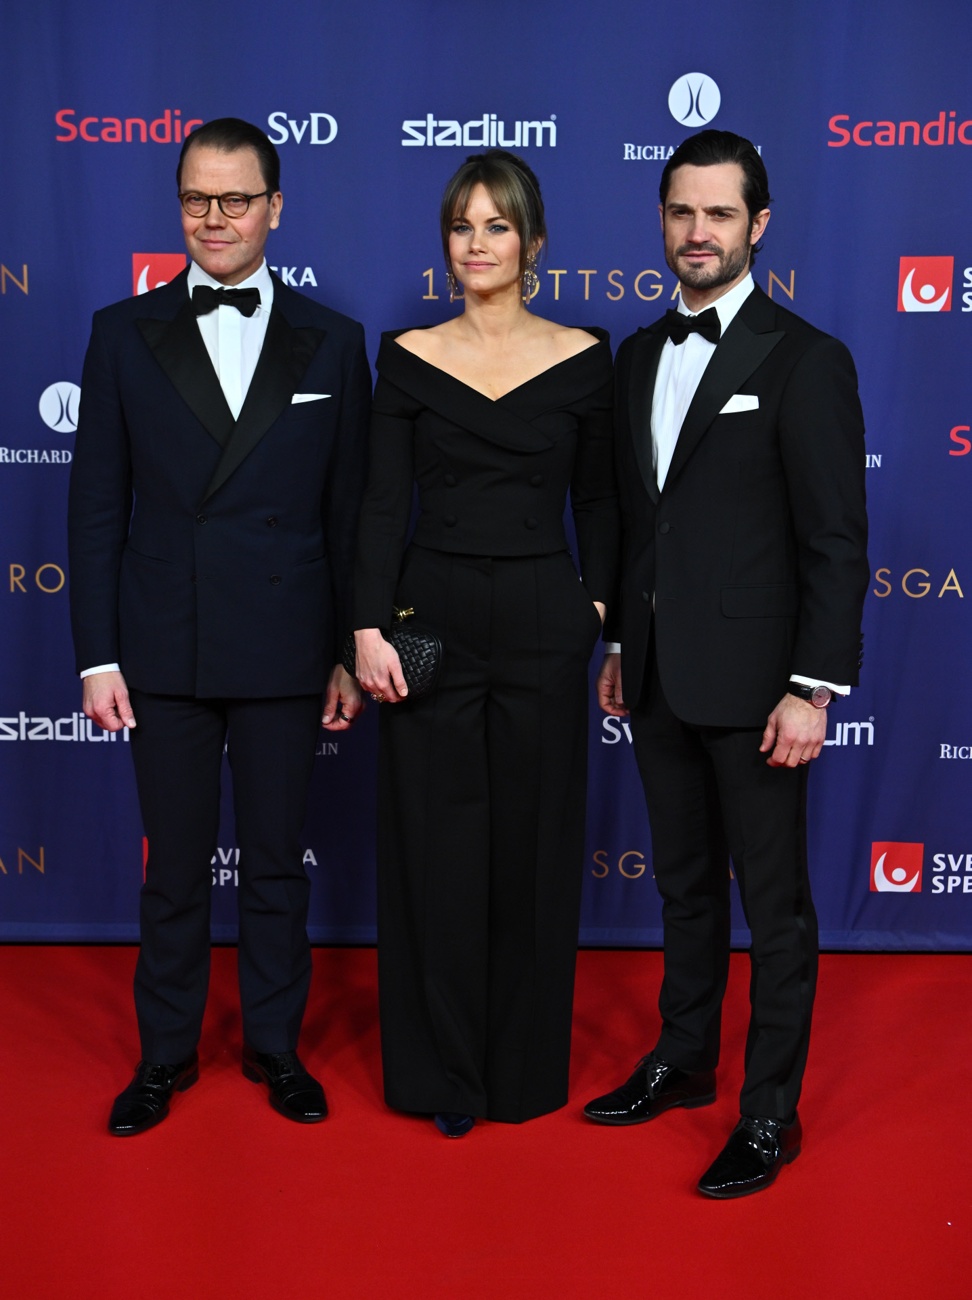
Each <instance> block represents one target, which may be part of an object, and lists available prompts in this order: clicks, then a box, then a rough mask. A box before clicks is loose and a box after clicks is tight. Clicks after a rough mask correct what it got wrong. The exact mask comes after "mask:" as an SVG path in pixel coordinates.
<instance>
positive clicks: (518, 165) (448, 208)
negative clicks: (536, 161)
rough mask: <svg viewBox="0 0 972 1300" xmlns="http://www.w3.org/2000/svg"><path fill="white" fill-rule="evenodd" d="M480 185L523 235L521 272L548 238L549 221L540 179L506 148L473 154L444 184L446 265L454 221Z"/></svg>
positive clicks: (448, 265)
mask: <svg viewBox="0 0 972 1300" xmlns="http://www.w3.org/2000/svg"><path fill="white" fill-rule="evenodd" d="M477 185H483V186H485V188H486V192H487V193H488V194H489V197H490V198H491V199H492V200H493V202H494V203H495V205H496V211H497V213H498V214H499V216H501V217H505V218H506V220H507V221H508V222H510V224H511V225H512V226H513V228H514V229H515V230H516V233H517V234H518V235H519V236H520V274H521V275H522V274H523V272H524V270H525V269H526V264H527V258H528V257H529V255H530V250H531V249H532V248H533V247H534V245H536V244H537V242H538V241H542V240H545V239H546V238H547V223H546V220H545V219H544V215H543V199H542V198H541V197H540V182H539V181H538V180H537V178H536V176H534V174H533V172H532V171H531V169H530V168H529V167H528V166H527V165H526V163H525V162H524V161H523V159H522V158H518V157H517V156H516V154H515V153H507V151H506V150H505V149H490V150H489V152H488V153H475V154H470V156H469V157H468V158H467V159H466V161H465V162H464V163H463V164H462V166H461V167H460V168H459V170H458V171H457V172H456V174H455V176H453V177H452V179H451V180H450V181H449V183H448V185H447V186H446V187H445V193H444V194H443V196H442V208H441V210H440V212H439V221H440V224H441V227H442V252H443V254H444V255H445V262H446V269H447V270H450V271H451V270H452V263H451V262H450V260H449V235H450V233H451V231H452V223H453V221H455V219H456V217H461V216H462V214H463V213H464V212H465V210H466V207H467V205H468V203H469V196H470V194H472V192H473V190H474V189H475V188H476V186H477Z"/></svg>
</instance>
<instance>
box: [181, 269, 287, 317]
mask: <svg viewBox="0 0 972 1300" xmlns="http://www.w3.org/2000/svg"><path fill="white" fill-rule="evenodd" d="M197 284H208V285H209V286H210V288H212V289H225V288H226V287H227V286H226V285H223V284H220V282H219V281H218V280H214V279H213V277H212V276H211V275H208V274H207V273H206V272H205V271H204V270H203V269H202V267H201V266H200V265H199V263H198V262H190V263H189V281H188V285H189V294H190V296H191V295H192V291H193V289H195V287H196V285H197ZM232 287H233V288H234V289H259V290H260V306H259V307H258V308H257V311H259V312H269V310H270V308H271V307H272V306H273V277H272V276H271V274H270V268H269V267H268V266H267V263H266V259H264V261H263V264H262V265H261V266H259V267H258V268H257V269H256V270H255V271H254V272H253V274H252V275H250V276H247V278H246V279H245V280H241V281H240V283H239V284H234V285H233V286H232Z"/></svg>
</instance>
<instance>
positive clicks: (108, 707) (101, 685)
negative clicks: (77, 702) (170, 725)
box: [81, 672, 136, 731]
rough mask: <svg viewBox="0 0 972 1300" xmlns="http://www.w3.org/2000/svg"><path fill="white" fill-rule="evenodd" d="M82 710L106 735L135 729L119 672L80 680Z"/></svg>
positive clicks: (132, 715) (129, 702)
mask: <svg viewBox="0 0 972 1300" xmlns="http://www.w3.org/2000/svg"><path fill="white" fill-rule="evenodd" d="M81 710H82V712H83V713H84V716H85V717H86V718H90V719H91V721H92V722H96V723H97V724H98V726H99V727H102V728H103V729H104V730H105V731H121V729H122V728H123V727H128V728H132V727H134V726H135V725H136V723H135V714H134V713H133V712H132V705H131V701H130V700H129V698H128V687H127V686H126V685H125V679H124V677H123V676H122V675H121V673H119V672H110V673H92V674H91V676H90V677H82V679H81Z"/></svg>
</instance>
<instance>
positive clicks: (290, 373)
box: [196, 302, 326, 500]
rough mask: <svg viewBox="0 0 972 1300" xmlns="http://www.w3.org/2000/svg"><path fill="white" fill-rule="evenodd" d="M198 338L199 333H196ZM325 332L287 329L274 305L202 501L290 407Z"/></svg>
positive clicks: (307, 328) (225, 478)
mask: <svg viewBox="0 0 972 1300" xmlns="http://www.w3.org/2000/svg"><path fill="white" fill-rule="evenodd" d="M196 332H197V334H198V330H197V331H196ZM325 333H326V331H325V330H322V329H315V328H312V327H300V328H298V327H294V326H291V325H288V323H287V321H286V320H285V319H284V317H283V313H282V312H281V311H280V309H279V308H278V306H277V304H276V302H274V306H273V309H272V310H271V312H270V320H269V321H268V322H267V335H266V338H265V339H264V341H263V348H262V350H261V352H260V360H259V361H258V362H257V367H256V370H255V371H254V374H253V379H252V381H251V383H250V387H249V389H248V391H247V394H246V400H245V401H244V403H243V409H242V410H241V411H240V418H239V419H238V420H237V422H236V427H235V429H233V432H232V437H231V438H230V439H229V441H228V443H227V444H226V445H224V447H223V454H222V456H221V457H220V460H219V464H218V465H217V466H216V471H215V473H214V474H213V477H212V479H211V480H210V483H209V486H208V487H207V488H206V491H205V493H204V496H203V500H205V499H206V498H208V497H211V496H212V495H213V493H214V492H216V491H217V490H218V489H219V488H220V487H222V485H223V484H224V483H225V482H226V480H227V479H228V478H229V476H230V475H231V474H232V473H233V471H234V470H235V469H237V468H238V467H239V466H240V465H241V464H242V462H243V461H244V460H245V459H246V457H247V456H248V455H249V454H250V452H251V451H252V450H253V448H254V447H255V446H256V445H257V443H258V442H259V441H260V439H261V438H262V437H263V435H264V434H265V433H266V432H267V430H268V429H269V428H270V426H271V425H272V424H273V422H274V420H276V419H277V418H278V416H280V415H281V414H282V413H283V412H284V411H285V410H286V409H287V407H288V406H289V405H290V400H291V398H292V397H293V395H294V393H295V392H296V391H297V389H298V387H299V386H300V381H301V379H302V378H303V377H304V373H305V371H306V370H307V367H308V366H309V365H310V362H311V358H312V357H313V356H314V354H315V352H316V351H317V349H318V348H319V347H320V345H321V343H322V342H323V340H324V336H325Z"/></svg>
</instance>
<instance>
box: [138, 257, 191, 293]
mask: <svg viewBox="0 0 972 1300" xmlns="http://www.w3.org/2000/svg"><path fill="white" fill-rule="evenodd" d="M185 267H186V255H185V253H132V293H133V294H134V295H135V296H136V297H138V295H139V294H141V293H148V291H149V290H150V289H158V288H160V287H161V286H162V285H163V284H168V283H169V281H170V280H174V279H175V277H176V276H177V275H178V274H179V272H180V271H184V270H185Z"/></svg>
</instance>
